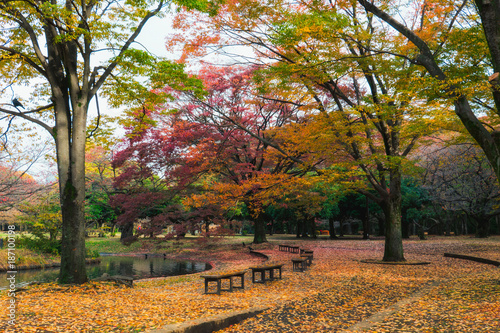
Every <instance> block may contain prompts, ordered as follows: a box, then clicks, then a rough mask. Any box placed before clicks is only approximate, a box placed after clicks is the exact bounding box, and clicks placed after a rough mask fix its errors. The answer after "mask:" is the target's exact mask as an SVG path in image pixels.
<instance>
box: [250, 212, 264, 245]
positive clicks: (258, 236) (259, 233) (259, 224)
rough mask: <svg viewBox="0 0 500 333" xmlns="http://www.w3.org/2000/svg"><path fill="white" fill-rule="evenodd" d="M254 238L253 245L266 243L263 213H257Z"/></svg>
mask: <svg viewBox="0 0 500 333" xmlns="http://www.w3.org/2000/svg"><path fill="white" fill-rule="evenodd" d="M254 230H255V231H254V236H253V242H254V243H255V244H262V243H266V242H267V238H266V218H265V214H264V213H259V215H258V216H257V218H256V219H255V221H254Z"/></svg>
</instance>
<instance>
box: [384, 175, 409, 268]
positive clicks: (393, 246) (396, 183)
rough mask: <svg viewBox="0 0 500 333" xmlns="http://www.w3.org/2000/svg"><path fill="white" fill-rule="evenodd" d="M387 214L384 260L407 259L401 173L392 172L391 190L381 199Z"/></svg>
mask: <svg viewBox="0 0 500 333" xmlns="http://www.w3.org/2000/svg"><path fill="white" fill-rule="evenodd" d="M380 206H381V207H382V209H383V211H384V214H385V248H384V258H383V260H384V261H405V257H404V254H403V235H402V229H401V173H400V172H399V170H396V171H393V172H391V181H390V192H389V194H388V196H387V197H386V198H384V200H382V201H381V203H380Z"/></svg>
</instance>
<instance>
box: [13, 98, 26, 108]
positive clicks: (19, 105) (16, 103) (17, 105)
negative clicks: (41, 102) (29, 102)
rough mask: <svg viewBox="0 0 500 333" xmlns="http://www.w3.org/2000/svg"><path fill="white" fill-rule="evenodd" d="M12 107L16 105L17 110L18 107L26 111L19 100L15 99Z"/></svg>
mask: <svg viewBox="0 0 500 333" xmlns="http://www.w3.org/2000/svg"><path fill="white" fill-rule="evenodd" d="M12 105H14V107H15V108H16V109H17V108H18V107H20V108H23V109H24V106H23V105H22V104H21V102H19V101H18V100H17V98H14V99H13V100H12Z"/></svg>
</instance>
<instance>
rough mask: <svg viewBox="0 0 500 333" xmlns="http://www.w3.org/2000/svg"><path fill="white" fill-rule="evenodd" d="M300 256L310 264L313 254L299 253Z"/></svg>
mask: <svg viewBox="0 0 500 333" xmlns="http://www.w3.org/2000/svg"><path fill="white" fill-rule="evenodd" d="M300 257H301V258H304V259H306V264H307V266H311V265H312V261H313V255H312V254H307V253H304V254H301V255H300Z"/></svg>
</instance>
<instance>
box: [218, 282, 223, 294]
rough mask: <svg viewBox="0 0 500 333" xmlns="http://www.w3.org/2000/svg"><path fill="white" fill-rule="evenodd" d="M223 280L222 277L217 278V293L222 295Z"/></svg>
mask: <svg viewBox="0 0 500 333" xmlns="http://www.w3.org/2000/svg"><path fill="white" fill-rule="evenodd" d="M221 280H222V279H217V295H220V290H221V288H222V285H221Z"/></svg>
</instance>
